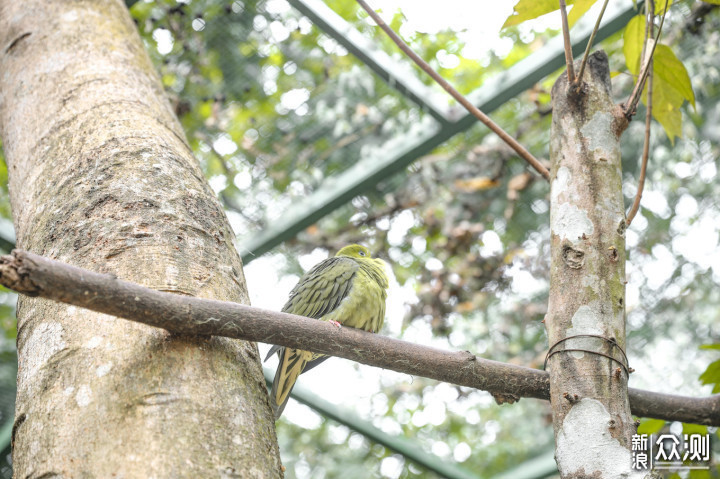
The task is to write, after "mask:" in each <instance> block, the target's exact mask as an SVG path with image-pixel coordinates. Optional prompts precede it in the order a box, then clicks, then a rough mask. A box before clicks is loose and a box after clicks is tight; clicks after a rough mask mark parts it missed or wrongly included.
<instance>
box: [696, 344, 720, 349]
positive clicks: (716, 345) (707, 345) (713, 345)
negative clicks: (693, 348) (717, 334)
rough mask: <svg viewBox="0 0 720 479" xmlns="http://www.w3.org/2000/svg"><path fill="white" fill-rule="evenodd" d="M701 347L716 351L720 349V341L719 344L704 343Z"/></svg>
mask: <svg viewBox="0 0 720 479" xmlns="http://www.w3.org/2000/svg"><path fill="white" fill-rule="evenodd" d="M700 349H714V350H716V351H720V343H718V344H703V345H702V346H700Z"/></svg>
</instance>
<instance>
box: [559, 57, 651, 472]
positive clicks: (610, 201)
mask: <svg viewBox="0 0 720 479" xmlns="http://www.w3.org/2000/svg"><path fill="white" fill-rule="evenodd" d="M583 80H584V83H583V87H582V90H581V91H580V92H577V91H576V87H575V86H572V85H568V82H567V77H566V75H561V77H560V78H559V79H558V81H557V83H556V84H555V86H554V87H553V90H552V96H553V98H552V104H553V122H552V133H551V143H550V150H551V152H550V154H551V158H552V163H553V166H552V187H551V201H552V205H551V209H550V223H551V230H552V240H551V241H552V243H551V245H552V258H551V273H550V300H549V306H548V314H547V317H546V321H545V323H546V327H547V331H548V337H549V341H550V356H549V360H548V367H549V372H550V400H551V404H552V409H553V424H554V429H555V440H556V452H555V459H556V461H557V464H558V468H559V470H560V474H561V477H563V478H564V479H566V478H584V477H593V478H596V479H600V478H607V479H618V478H625V477H635V476H638V477H642V474H637V473H635V474H634V473H633V472H632V470H631V457H630V446H631V442H630V438H631V435H632V434H633V433H634V432H635V427H634V424H633V418H632V416H631V415H630V405H629V402H628V391H627V380H628V371H627V369H626V367H627V361H626V360H625V357H624V352H623V351H624V349H625V307H624V299H625V211H624V205H623V197H622V189H621V178H622V176H621V165H620V144H619V138H620V135H621V133H622V132H623V130H624V129H625V126H626V124H627V122H626V120H625V118H624V116H623V115H622V113H621V112H620V111H619V109H618V108H617V107H616V106H615V105H614V104H613V102H612V98H611V84H610V75H609V68H608V62H607V55H605V53H604V52H597V53H595V54H593V55H592V56H591V57H590V59H589V63H588V68H587V70H586V72H585V75H584V78H583ZM569 338H571V339H569ZM570 350H574V351H570ZM621 350H622V351H621Z"/></svg>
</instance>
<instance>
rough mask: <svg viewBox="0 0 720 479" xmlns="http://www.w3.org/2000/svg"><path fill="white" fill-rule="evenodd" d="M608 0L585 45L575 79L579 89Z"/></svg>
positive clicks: (604, 3)
mask: <svg viewBox="0 0 720 479" xmlns="http://www.w3.org/2000/svg"><path fill="white" fill-rule="evenodd" d="M608 1H609V0H605V1H604V2H603V6H602V10H600V15H598V18H597V21H596V22H595V28H593V31H592V33H591V34H590V38H589V39H588V43H587V46H586V47H585V54H584V55H583V58H582V62H581V63H580V70H578V74H577V78H576V79H575V83H576V85H577V88H578V90H579V89H580V86H581V85H582V77H583V73H585V64H586V63H587V59H588V57H589V56H590V48H592V44H593V41H594V40H595V34H596V33H597V32H598V30H600V22H601V21H602V17H603V15H604V14H605V8H606V7H607V4H608Z"/></svg>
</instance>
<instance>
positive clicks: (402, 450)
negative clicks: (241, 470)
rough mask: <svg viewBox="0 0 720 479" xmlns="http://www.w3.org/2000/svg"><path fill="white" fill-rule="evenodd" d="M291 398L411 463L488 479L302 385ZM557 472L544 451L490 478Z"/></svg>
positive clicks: (460, 477)
mask: <svg viewBox="0 0 720 479" xmlns="http://www.w3.org/2000/svg"><path fill="white" fill-rule="evenodd" d="M263 374H264V375H265V383H266V384H267V386H268V388H270V387H271V386H272V381H273V374H274V372H273V371H271V370H270V369H268V368H263ZM290 396H291V397H292V398H293V399H295V400H296V401H298V402H300V403H302V404H305V405H306V406H309V407H310V408H312V409H314V410H315V411H317V412H318V413H320V414H321V415H322V416H325V417H327V418H330V419H332V420H334V421H337V422H339V423H340V424H342V425H344V426H347V427H349V428H350V429H352V430H353V431H356V432H359V433H360V434H362V435H363V436H365V437H367V438H368V439H370V440H371V441H374V442H376V443H378V444H381V445H383V446H385V447H387V448H388V449H390V450H392V451H395V452H397V453H399V454H402V455H403V456H405V457H406V458H408V459H410V460H411V461H413V462H415V463H417V464H419V465H420V466H422V467H424V468H426V469H428V470H429V471H431V472H434V473H436V474H439V475H440V476H442V477H446V478H448V479H481V478H483V477H487V476H481V475H477V474H475V473H474V472H471V471H469V470H468V469H466V468H464V467H462V466H460V465H458V464H457V463H455V462H453V461H448V460H445V459H441V458H439V457H437V456H436V455H434V454H430V453H428V452H427V451H425V450H423V449H422V448H421V447H420V446H418V444H417V443H416V442H415V441H413V440H411V439H408V438H406V437H403V436H393V435H391V434H387V433H386V432H383V431H382V430H380V429H378V428H376V427H375V426H373V425H371V424H370V423H368V422H367V421H366V420H364V419H361V418H359V417H358V416H356V415H355V413H353V412H352V411H350V410H347V409H344V408H341V407H338V406H336V405H335V404H332V403H330V402H328V401H326V400H324V399H323V398H321V397H320V396H318V395H316V394H313V393H311V392H310V391H308V390H307V389H305V388H303V387H302V386H301V385H295V387H294V388H293V390H292V392H291V393H290ZM556 473H557V466H556V465H555V457H554V453H553V451H549V452H546V453H544V454H541V455H540V456H537V457H535V458H533V459H530V460H528V461H525V462H523V463H522V464H520V465H519V466H517V467H515V468H512V469H510V470H507V471H505V472H504V473H502V474H501V475H499V476H494V478H493V479H542V478H544V477H547V476H550V475H552V474H556Z"/></svg>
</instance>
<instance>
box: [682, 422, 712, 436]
mask: <svg viewBox="0 0 720 479" xmlns="http://www.w3.org/2000/svg"><path fill="white" fill-rule="evenodd" d="M707 433H708V428H707V426H701V425H700V424H690V423H683V434H703V435H704V434H707Z"/></svg>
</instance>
